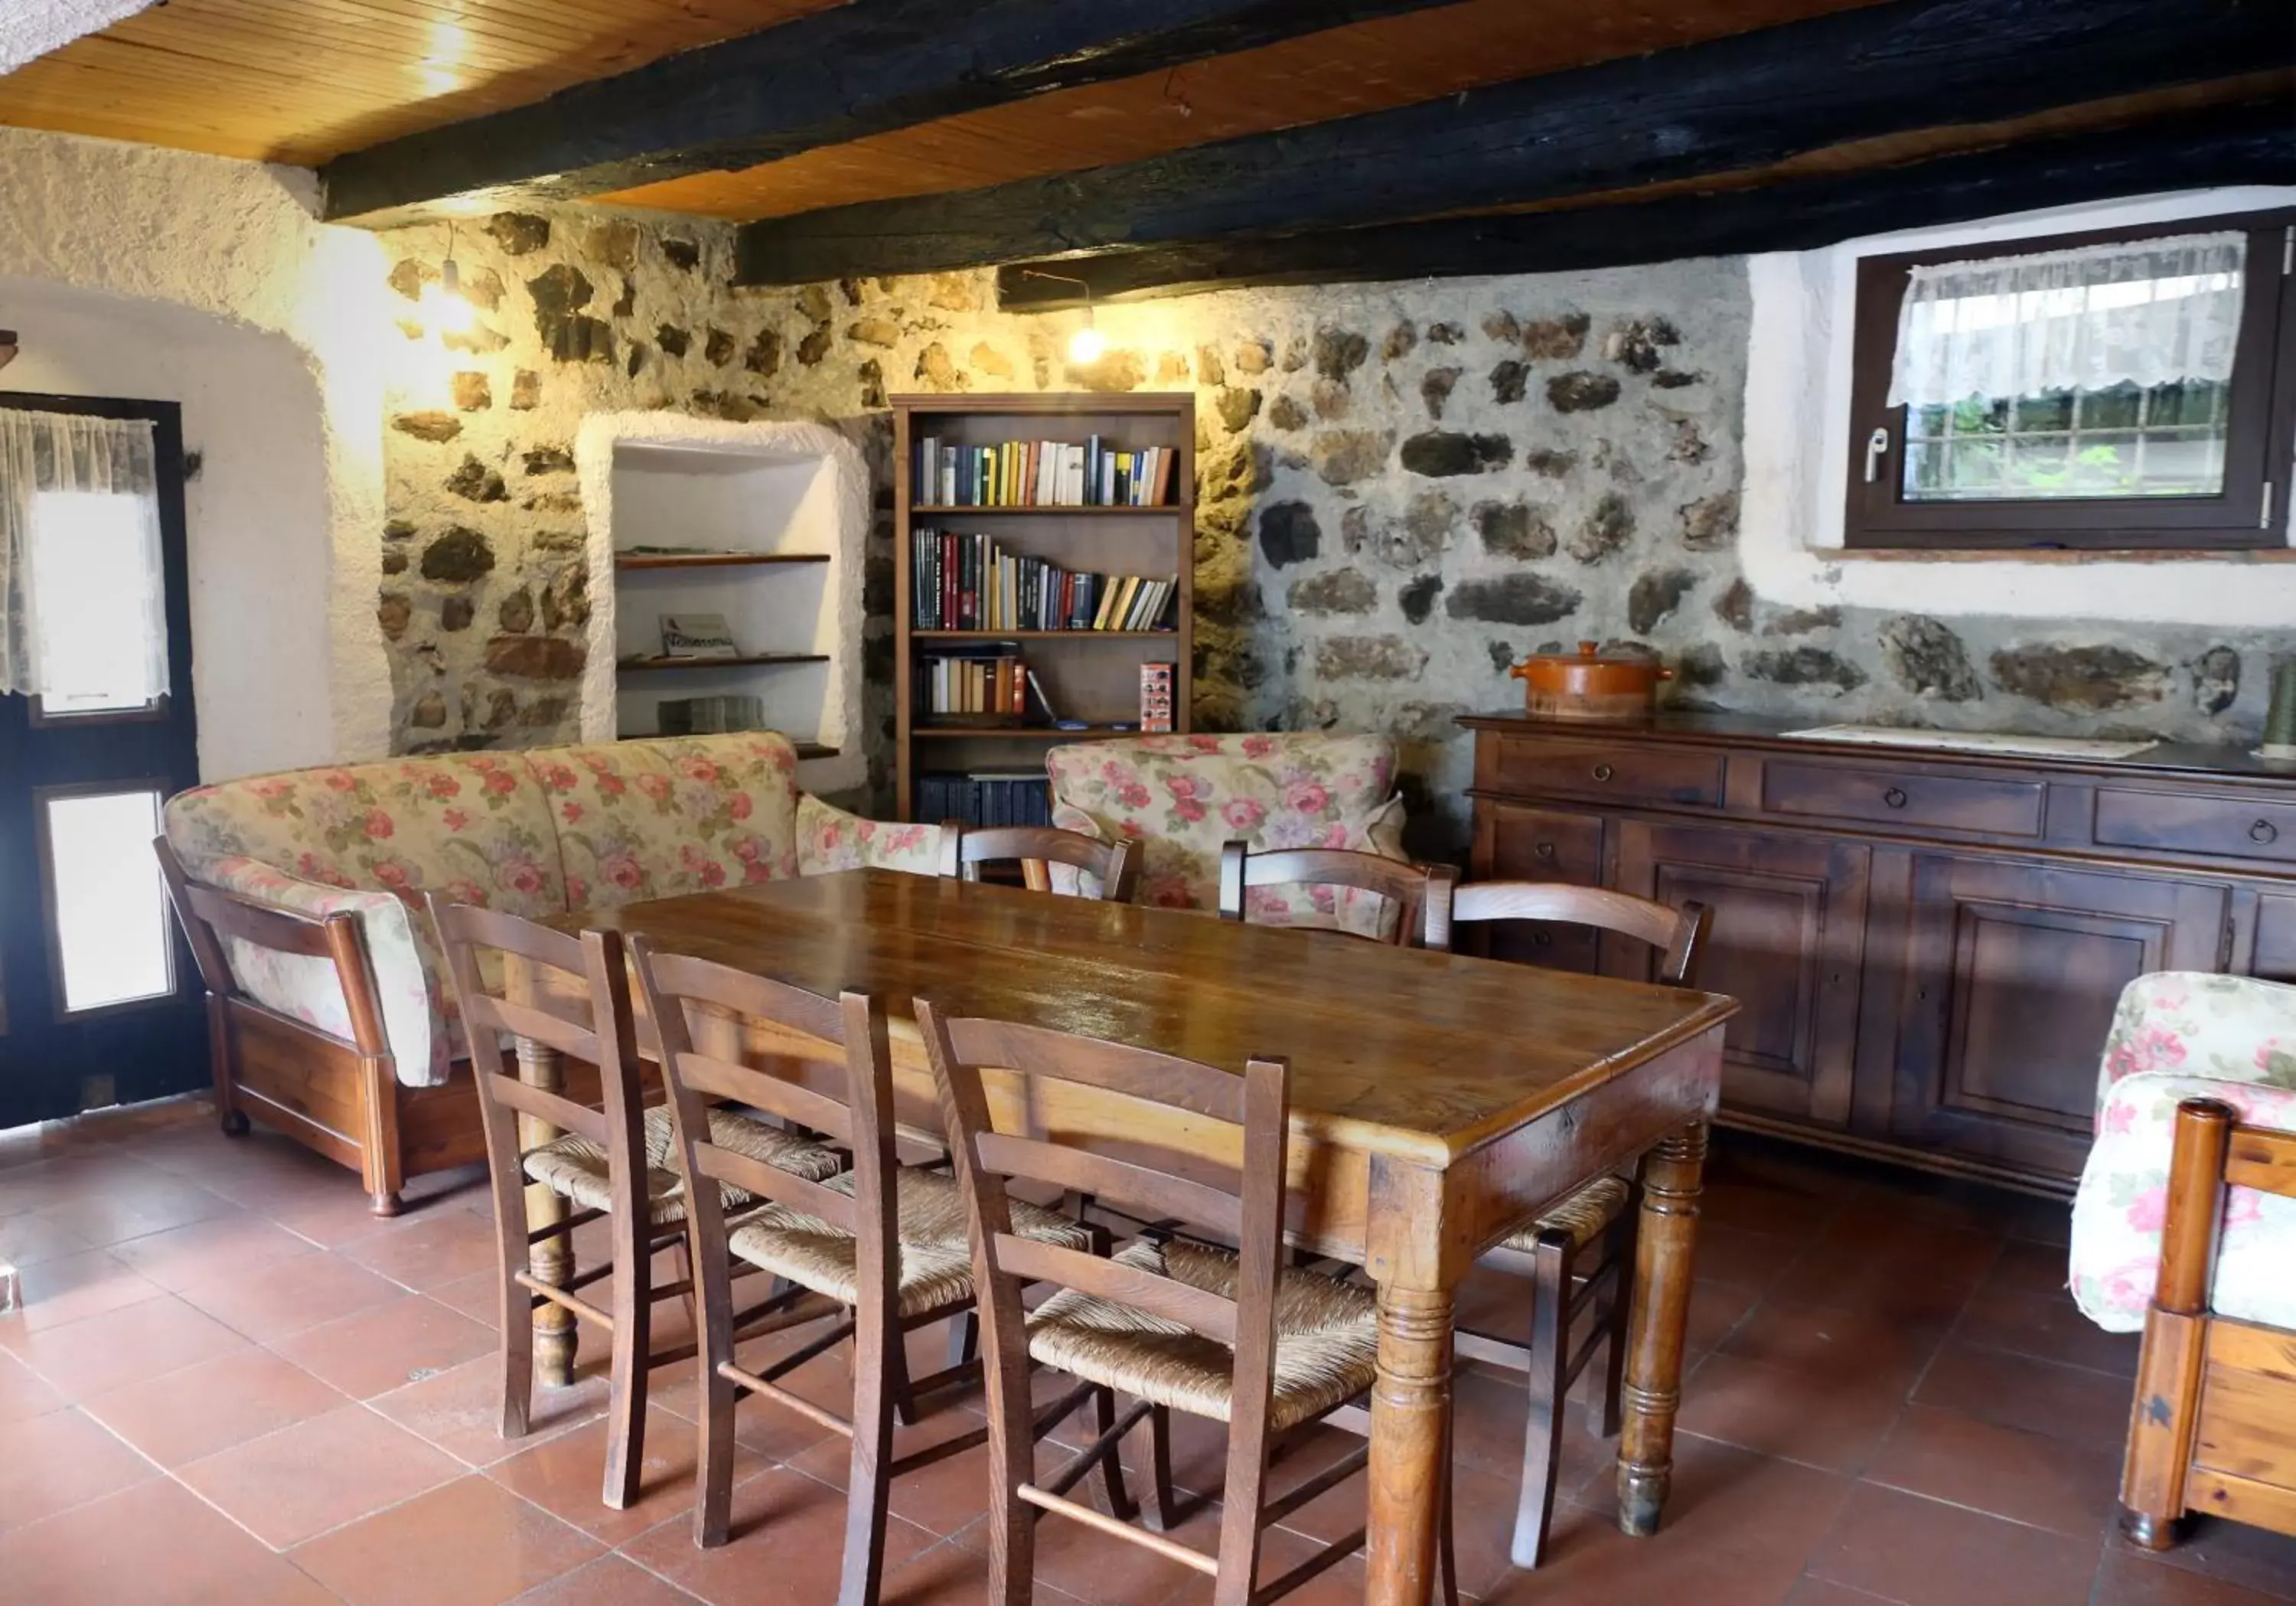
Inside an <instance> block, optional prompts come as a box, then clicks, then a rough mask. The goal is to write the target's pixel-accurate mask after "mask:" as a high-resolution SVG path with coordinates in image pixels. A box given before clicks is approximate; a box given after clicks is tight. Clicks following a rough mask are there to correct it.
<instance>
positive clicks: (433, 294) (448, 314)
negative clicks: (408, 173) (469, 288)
mask: <svg viewBox="0 0 2296 1606" xmlns="http://www.w3.org/2000/svg"><path fill="white" fill-rule="evenodd" d="M422 302H423V307H422V309H423V312H424V314H425V315H426V316H427V317H428V318H429V321H430V326H431V327H432V328H433V329H436V330H437V331H438V332H439V334H441V335H447V334H469V333H470V332H471V325H472V324H474V323H476V322H477V321H478V310H477V309H475V308H474V307H472V306H471V303H470V301H468V300H467V299H465V298H464V296H463V269H462V268H461V266H460V265H459V264H458V263H456V262H455V226H454V225H453V224H452V223H449V224H448V225H447V259H446V260H445V261H444V262H442V263H440V264H439V282H438V284H435V285H432V286H430V287H429V288H427V289H425V290H424V291H423V292H422Z"/></svg>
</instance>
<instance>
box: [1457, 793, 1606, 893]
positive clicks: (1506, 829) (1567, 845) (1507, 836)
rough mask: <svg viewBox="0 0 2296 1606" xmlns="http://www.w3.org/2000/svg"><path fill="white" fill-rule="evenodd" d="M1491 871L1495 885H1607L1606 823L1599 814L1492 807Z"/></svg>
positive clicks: (1504, 805)
mask: <svg viewBox="0 0 2296 1606" xmlns="http://www.w3.org/2000/svg"><path fill="white" fill-rule="evenodd" d="M1488 818H1489V821H1490V826H1489V829H1490V843H1489V850H1488V855H1487V857H1488V863H1489V868H1488V869H1486V870H1484V871H1483V872H1482V875H1483V877H1485V878H1486V879H1488V880H1495V881H1566V882H1568V883H1570V885H1573V886H1600V885H1603V819H1602V816H1600V815H1599V814H1566V813H1562V812H1559V811H1556V810H1554V809H1527V808H1524V807H1523V806H1521V804H1519V803H1493V804H1491V805H1490V806H1489V808H1488Z"/></svg>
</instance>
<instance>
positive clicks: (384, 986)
mask: <svg viewBox="0 0 2296 1606" xmlns="http://www.w3.org/2000/svg"><path fill="white" fill-rule="evenodd" d="M165 833H166V834H165V836H164V838H163V841H164V843H165V849H166V852H165V854H164V855H163V857H165V858H166V859H167V860H168V869H169V873H170V879H171V884H174V885H196V886H204V887H209V888H213V889H216V890H217V891H219V892H221V893H224V894H231V895H232V896H233V897H234V898H236V899H240V900H244V901H246V902H248V903H251V904H254V905H257V906H259V908H260V909H262V910H267V911H283V912H284V913H285V914H286V915H288V916H289V917H291V918H298V919H300V920H302V921H304V922H305V923H306V924H307V928H308V929H309V930H311V931H312V932H313V933H314V934H316V932H317V931H318V930H319V929H320V927H321V926H322V925H323V923H324V922H325V921H326V920H327V919H328V918H329V917H331V916H348V917H350V921H349V923H348V924H349V926H350V931H349V933H348V935H349V936H350V937H352V938H353V939H354V940H355V941H356V945H357V953H356V955H355V957H354V958H353V959H351V960H350V961H349V962H348V964H343V963H339V962H338V961H337V959H335V958H333V957H332V956H331V955H330V954H329V953H328V951H327V950H326V948H325V946H324V944H323V943H319V942H318V941H317V940H316V935H315V936H314V938H313V940H312V941H311V942H309V943H306V944H304V945H303V947H304V951H289V950H287V949H283V948H280V947H275V946H268V945H266V944H265V943H262V942H259V941H258V940H256V939H255V938H253V937H250V936H248V935H233V934H232V933H231V932H228V931H225V930H222V929H219V928H210V927H208V926H206V925H205V923H202V922H199V921H197V920H196V919H194V918H188V917H189V912H190V911H189V910H184V912H185V913H186V915H187V918H186V926H187V927H188V928H190V929H191V930H192V935H193V951H194V953H195V954H196V955H198V956H199V957H200V959H201V968H202V971H203V973H204V976H203V979H204V980H205V981H206V982H207V984H208V988H209V993H210V996H211V999H212V1000H213V1002H212V1003H211V1006H210V1008H211V1012H212V1014H213V1016H214V1019H215V1033H216V1037H215V1042H216V1054H215V1058H216V1091H217V1099H218V1100H219V1102H220V1103H221V1105H222V1107H223V1112H224V1118H225V1124H226V1126H228V1127H233V1128H234V1129H235V1128H238V1127H240V1126H242V1125H243V1124H244V1123H245V1121H246V1119H247V1118H248V1117H249V1116H253V1117H255V1118H257V1119H259V1120H262V1121H264V1122H265V1123H266V1124H269V1125H274V1126H277V1127H279V1128H281V1129H282V1130H284V1131H286V1132H289V1133H290V1134H291V1135H293V1136H296V1137H298V1138H299V1139H301V1140H302V1141H305V1142H307V1143H308V1144H310V1145H311V1146H312V1147H313V1148H315V1149H319V1150H320V1151H321V1152H322V1153H324V1154H327V1155H330V1156H331V1157H333V1158H335V1159H337V1160H339V1161H340V1162H342V1163H343V1164H345V1165H352V1166H355V1167H357V1169H358V1170H359V1171H360V1172H361V1174H363V1176H364V1177H365V1182H366V1186H367V1189H368V1191H369V1192H370V1194H371V1195H372V1196H373V1200H374V1204H375V1208H376V1209H377V1210H378V1211H380V1212H382V1213H385V1214H388V1213H389V1212H390V1211H392V1210H395V1209H396V1208H397V1207H398V1190H399V1188H400V1186H401V1184H402V1182H404V1180H405V1179H406V1177H407V1176H410V1175H414V1174H420V1173H422V1172H424V1171H430V1170H438V1169H441V1168H443V1167H445V1166H449V1165H461V1164H464V1163H467V1162H469V1161H471V1160H475V1159H479V1158H482V1157H483V1155H484V1150H483V1149H482V1148H481V1147H480V1141H479V1129H478V1123H477V1110H476V1105H475V1103H474V1102H473V1101H472V1098H471V1084H470V1081H469V1075H468V1068H467V1065H466V1064H463V1063H461V1062H462V1061H463V1056H464V1055H465V1053H466V1050H465V1047H464V1045H463V1041H462V1031H461V1025H460V1023H459V1022H457V1021H455V1019H453V1018H452V1017H451V1014H450V1010H449V1009H448V1002H447V1001H448V999H449V997H450V995H451V994H450V990H449V989H448V988H447V986H446V985H445V971H444V964H443V959H442V956H441V955H440V954H439V951H438V947H437V943H436V941H435V939H434V938H433V936H432V935H431V932H430V922H429V920H428V919H427V918H424V917H423V915H422V899H423V896H424V894H428V893H431V892H437V893H439V894H442V895H444V896H446V897H447V898H449V899H452V900H454V901H455V902H468V903H478V904H483V905H485V906H486V907H488V908H490V909H498V910H506V911H508V912H510V913H512V914H516V915H521V916H525V917H528V918H543V917H546V916H549V915H554V914H564V913H567V912H569V911H570V910H578V909H595V908H603V907H611V906H614V905H618V904H621V903H627V902H633V901H635V900H637V899H642V898H666V897H673V896H676V895H677V894H683V893H693V892H701V891H704V890H706V889H708V888H711V887H717V886H730V885H742V884H745V883H750V882H758V881H773V880H778V879H781V878H783V877H790V876H795V875H799V874H802V873H809V872H815V871H819V870H824V869H849V868H852V867H854V866H857V865H862V864H873V865H882V866H887V867H890V868H897V869H910V870H915V871H918V872H920V873H922V874H931V873H932V872H933V870H934V869H935V868H936V867H937V865H938V863H939V836H940V833H939V828H938V827H933V826H893V825H885V824H881V823H880V822H877V821H873V820H865V819H857V818H856V817H854V816H852V815H850V814H847V813H845V812H844V811H841V810H839V809H835V808H832V807H831V806H830V805H828V804H826V803H822V802H820V801H819V800H818V799H816V798H814V797H811V796H808V795H804V794H802V793H800V792H799V790H798V786H797V754H796V752H795V750H794V749H793V748H792V747H791V745H790V744H789V743H788V742H787V741H786V740H784V739H783V737H779V736H776V735H773V734H771V733H753V734H747V735H739V736H719V737H687V738H674V739H661V740H653V741H634V742H614V743H604V744H599V745H590V746H574V747H545V748H537V749H533V750H529V751H526V752H518V753H474V754H439V755H436V756H429V757H420V758H404V759H392V760H389V761H386V762H380V763H372V764H356V765H348V766H338V767H332V768H326V769H318V770H297V771H293V772H291V773H287V774H279V775H260V776H253V777H250V778H246V779H242V780H234V781H226V782H224V783H222V784H220V785H217V786H208V787H194V788H193V789H192V790H190V791H187V792H184V793H182V794H180V795H177V796H176V797H174V798H172V799H170V800H169V801H168V806H167V811H166V814H165ZM183 904H184V900H183V898H181V897H180V896H179V898H178V907H179V909H182V908H183ZM258 918H260V917H258ZM271 927H272V928H274V929H275V928H277V927H278V922H276V921H273V922H271ZM346 971H348V974H346Z"/></svg>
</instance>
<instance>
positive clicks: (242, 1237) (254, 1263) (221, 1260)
mask: <svg viewBox="0 0 2296 1606" xmlns="http://www.w3.org/2000/svg"><path fill="white" fill-rule="evenodd" d="M112 1252H113V1253H114V1254H115V1255H117V1256H119V1258H120V1259H121V1260H122V1261H124V1262H126V1263H127V1264H128V1265H130V1266H132V1267H134V1268H135V1270H136V1271H137V1272H141V1273H142V1274H143V1276H145V1277H148V1278H150V1279H151V1280H152V1281H153V1282H156V1283H158V1284H159V1285H160V1287H161V1288H163V1289H177V1290H180V1289H184V1288H188V1287H190V1286H192V1285H193V1284H194V1283H201V1282H208V1281H216V1280H217V1279H220V1278H225V1277H232V1276H237V1275H241V1274H243V1273H246V1272H251V1271H253V1270H254V1269H255V1268H256V1267H258V1266H263V1265H268V1264H271V1263H272V1262H274V1261H276V1260H283V1259H285V1258H287V1257H288V1256H293V1255H307V1254H309V1253H310V1252H311V1241H310V1240H308V1239H307V1238H298V1237H296V1236H295V1234H293V1233H292V1232H290V1231H287V1229H285V1228H284V1227H282V1226H280V1225H279V1224H278V1223H275V1222H270V1221H266V1220H265V1219H264V1218H263V1217H262V1216H259V1215H248V1214H246V1213H244V1212H240V1213H234V1214H233V1215H223V1216H217V1217H214V1218H212V1219H209V1220H207V1221H197V1222H193V1223H190V1224H189V1225H186V1226H181V1227H171V1228H169V1229H168V1231H164V1232H154V1233H152V1234H151V1235H150V1236H148V1237H144V1238H136V1239H130V1240H128V1241H127V1242H126V1243H124V1244H121V1245H119V1247H118V1248H116V1249H114V1250H113V1251H112Z"/></svg>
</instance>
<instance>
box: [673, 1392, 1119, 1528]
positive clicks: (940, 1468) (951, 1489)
mask: <svg viewBox="0 0 2296 1606" xmlns="http://www.w3.org/2000/svg"><path fill="white" fill-rule="evenodd" d="M980 1426H981V1419H980V1417H977V1416H975V1415H973V1414H972V1412H960V1411H944V1412H939V1413H938V1414H936V1415H934V1416H931V1417H929V1418H927V1419H926V1420H925V1421H922V1422H919V1423H918V1424H917V1425H916V1426H915V1427H914V1428H896V1429H894V1430H893V1454H894V1457H895V1458H896V1459H897V1460H898V1458H900V1457H902V1456H905V1455H910V1454H914V1453H916V1452H917V1451H919V1450H921V1449H923V1448H925V1447H926V1446H929V1445H937V1444H944V1443H947V1441H948V1440H949V1439H951V1438H955V1437H959V1436H961V1435H963V1434H964V1433H967V1432H971V1431H974V1430H976V1429H979V1428H980ZM688 1431H689V1432H691V1431H692V1429H688ZM1142 1431H1143V1432H1144V1431H1145V1429H1142ZM852 1454H853V1453H852V1449H851V1446H850V1445H849V1444H848V1443H847V1441H846V1440H844V1439H843V1438H840V1437H833V1436H832V1437H829V1438H825V1439H824V1440H822V1442H821V1443H819V1444H817V1445H814V1446H813V1448H811V1449H810V1450H808V1451H806V1452H805V1453H804V1454H801V1455H799V1456H797V1457H795V1458H793V1459H792V1460H791V1462H790V1463H789V1464H790V1465H791V1467H792V1468H794V1469H795V1470H798V1471H799V1472H803V1473H805V1474H807V1475H808V1477H812V1478H818V1479H820V1480H821V1481H822V1482H823V1483H825V1484H827V1485H829V1487H832V1488H833V1489H842V1488H844V1487H846V1476H847V1474H848V1473H849V1471H850V1470H851V1468H852ZM1134 1494H1135V1497H1136V1498H1137V1497H1139V1495H1140V1491H1139V1490H1137V1489H1136V1490H1135V1491H1134ZM886 1506H887V1509H888V1510H890V1511H891V1512H892V1513H893V1514H894V1515H895V1516H897V1517H901V1518H905V1519H906V1520H908V1521H911V1522H914V1523H915V1524H916V1525H917V1526H918V1527H919V1528H922V1529H924V1530H925V1531H926V1532H927V1533H929V1534H934V1535H939V1536H948V1535H951V1534H955V1533H960V1532H962V1531H963V1530H964V1529H965V1528H970V1527H971V1526H972V1524H973V1523H975V1522H977V1521H979V1520H980V1516H981V1513H982V1511H985V1510H986V1509H987V1506H988V1445H986V1444H982V1445H976V1446H974V1447H973V1448H972V1449H970V1450H964V1451H960V1452H959V1453H958V1454H955V1455H952V1456H949V1457H948V1458H947V1460H945V1461H937V1462H933V1463H932V1464H931V1465H930V1466H925V1467H920V1468H918V1469H917V1470H915V1471H913V1472H908V1473H906V1474H904V1475H902V1476H900V1477H898V1478H895V1479H894V1480H893V1486H892V1489H891V1491H890V1494H889V1495H887V1497H886Z"/></svg>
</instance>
